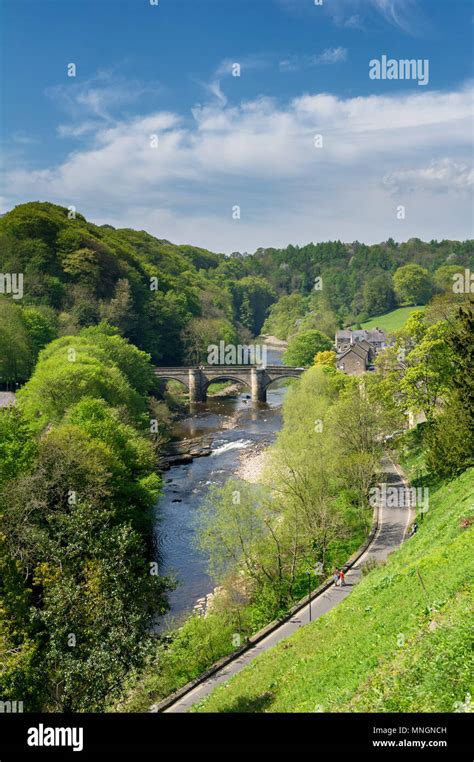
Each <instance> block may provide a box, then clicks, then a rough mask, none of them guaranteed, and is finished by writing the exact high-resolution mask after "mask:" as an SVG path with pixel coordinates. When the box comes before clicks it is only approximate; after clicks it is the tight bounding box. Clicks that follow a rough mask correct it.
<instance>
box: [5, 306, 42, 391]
mask: <svg viewBox="0 0 474 762" xmlns="http://www.w3.org/2000/svg"><path fill="white" fill-rule="evenodd" d="M33 364H34V355H33V352H32V348H31V345H30V339H29V336H28V330H27V327H26V325H25V322H24V320H23V316H22V311H21V308H20V307H19V306H18V305H16V304H15V303H14V302H12V301H11V300H10V299H7V298H6V297H0V382H2V383H6V384H14V383H15V382H21V381H25V380H26V379H27V378H28V376H29V375H30V372H31V368H32V367H33Z"/></svg>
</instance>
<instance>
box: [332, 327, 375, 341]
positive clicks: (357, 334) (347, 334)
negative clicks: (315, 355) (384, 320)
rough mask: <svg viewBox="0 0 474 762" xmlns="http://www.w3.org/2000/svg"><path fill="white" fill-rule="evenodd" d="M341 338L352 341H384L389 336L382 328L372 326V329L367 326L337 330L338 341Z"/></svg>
mask: <svg viewBox="0 0 474 762" xmlns="http://www.w3.org/2000/svg"><path fill="white" fill-rule="evenodd" d="M338 339H340V340H346V341H347V340H349V341H351V342H352V343H354V342H356V341H363V340H364V339H365V341H368V342H369V343H371V342H374V341H376V342H379V341H381V342H383V341H386V340H387V336H386V333H385V331H381V330H380V328H372V329H370V330H368V329H367V330H366V329H365V328H360V329H357V330H356V331H345V330H344V331H336V341H337V340H338Z"/></svg>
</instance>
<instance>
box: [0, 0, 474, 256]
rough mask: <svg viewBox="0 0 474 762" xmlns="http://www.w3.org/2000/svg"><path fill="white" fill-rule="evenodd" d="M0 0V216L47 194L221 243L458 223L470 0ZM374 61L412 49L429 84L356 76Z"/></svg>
mask: <svg viewBox="0 0 474 762" xmlns="http://www.w3.org/2000/svg"><path fill="white" fill-rule="evenodd" d="M0 8H1V17H2V18H1V21H2V28H3V31H2V55H1V66H2V75H1V76H2V82H3V90H2V100H1V115H2V131H1V147H2V157H3V162H2V163H3V169H4V180H3V182H2V191H1V207H2V209H1V211H6V210H7V209H9V208H11V207H12V206H13V205H15V204H17V203H21V202H23V201H28V200H36V199H40V200H51V201H55V202H57V203H61V204H64V205H66V206H69V205H74V206H76V207H77V209H78V210H79V211H81V212H82V213H83V214H85V215H86V216H87V217H88V218H90V219H91V220H93V221H95V222H98V223H102V222H108V223H110V224H113V225H116V226H129V227H134V228H143V229H146V230H149V231H150V232H152V233H154V234H155V235H157V236H158V237H160V238H168V239H170V240H173V241H176V242H178V243H185V242H187V243H194V244H198V245H202V246H207V247H209V248H212V249H215V250H220V251H227V252H229V251H233V250H240V251H244V250H247V251H253V250H255V248H257V247H258V246H284V245H287V244H288V243H290V242H291V243H299V244H304V243H306V242H307V241H309V240H314V241H317V240H327V239H335V238H340V239H342V240H348V241H351V240H355V239H358V240H364V241H367V242H374V241H380V240H384V239H386V238H387V237H389V236H393V237H394V238H396V239H397V240H406V239H407V238H409V237H412V236H419V237H422V238H426V239H431V238H466V237H471V236H472V213H471V204H472V195H471V193H472V178H473V173H472V148H471V135H472V114H471V109H472V54H473V48H472V39H473V38H472V35H473V29H474V26H473V23H472V22H473V5H472V2H470V0H450V1H449V2H445V1H444V0H323V4H322V6H317V5H315V2H314V0H252V1H250V0H238V1H237V0H201V1H200V0H159V2H158V5H157V6H154V5H151V4H150V0H90V1H89V0H60V1H59V2H57V1H56V0H14V2H10V1H9V0H0ZM382 55H386V56H388V57H389V58H393V59H396V60H399V59H416V60H418V59H420V60H425V59H427V60H429V82H428V84H426V85H420V84H418V82H417V81H416V80H396V79H390V80H389V79H385V80H373V79H370V77H369V74H368V72H369V61H370V60H371V59H374V58H376V59H380V57H381V56H382ZM69 63H74V64H75V65H76V76H75V77H68V76H67V65H68V64H69ZM236 63H237V64H239V65H240V76H232V65H233V64H236ZM316 135H321V136H322V145H320V146H319V147H316V146H315V136H316ZM152 136H156V138H157V140H155V144H154V145H153V146H152ZM156 143H157V145H156ZM236 206H239V207H240V219H235V214H234V215H233V214H232V210H233V209H234V208H235V207H236ZM400 206H403V207H404V208H405V215H404V218H403V217H402V218H400V213H399V209H400Z"/></svg>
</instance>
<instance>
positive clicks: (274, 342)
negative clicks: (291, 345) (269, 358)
mask: <svg viewBox="0 0 474 762" xmlns="http://www.w3.org/2000/svg"><path fill="white" fill-rule="evenodd" d="M260 339H261V341H262V343H263V344H265V346H267V347H268V348H269V349H279V350H280V351H284V350H285V349H286V348H287V346H288V342H287V341H285V340H284V339H278V338H277V337H276V336H267V335H266V334H262V335H261V336H260Z"/></svg>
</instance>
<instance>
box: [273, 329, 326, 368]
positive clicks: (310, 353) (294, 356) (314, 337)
mask: <svg viewBox="0 0 474 762" xmlns="http://www.w3.org/2000/svg"><path fill="white" fill-rule="evenodd" d="M332 346H333V343H332V341H331V340H330V339H329V338H328V337H327V336H325V335H324V334H323V333H321V331H317V330H310V331H301V333H297V334H296V335H295V336H293V338H292V339H291V340H290V342H289V344H288V348H287V350H286V352H285V354H284V355H283V358H284V361H285V364H286V365H294V366H297V367H301V366H303V367H304V366H307V365H312V363H313V360H314V356H315V355H316V354H317V353H318V352H325V351H327V350H330V349H332Z"/></svg>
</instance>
